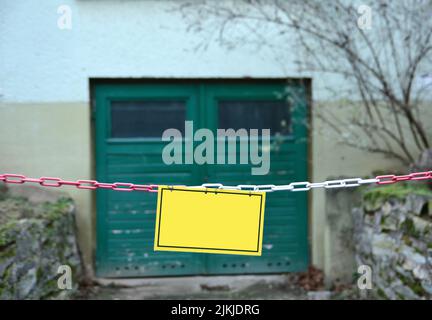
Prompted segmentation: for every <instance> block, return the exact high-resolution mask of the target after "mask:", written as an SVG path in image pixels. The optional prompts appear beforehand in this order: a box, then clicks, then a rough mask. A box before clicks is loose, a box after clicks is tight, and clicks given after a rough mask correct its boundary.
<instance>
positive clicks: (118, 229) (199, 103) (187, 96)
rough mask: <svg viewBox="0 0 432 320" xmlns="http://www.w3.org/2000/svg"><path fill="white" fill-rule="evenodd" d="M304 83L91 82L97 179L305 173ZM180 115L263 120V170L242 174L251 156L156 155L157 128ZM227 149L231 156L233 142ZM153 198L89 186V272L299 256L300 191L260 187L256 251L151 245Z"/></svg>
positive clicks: (300, 265)
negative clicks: (92, 231) (260, 236)
mask: <svg viewBox="0 0 432 320" xmlns="http://www.w3.org/2000/svg"><path fill="white" fill-rule="evenodd" d="M305 91H306V90H305V88H304V87H303V86H301V85H300V84H296V83H294V84H293V83H292V82H290V85H289V86H288V85H287V84H286V82H284V81H275V80H271V81H270V80H269V81H249V82H244V81H239V82H234V81H229V82H227V83H223V82H216V81H207V82H206V81H203V82H197V81H190V82H189V83H188V84H185V81H183V82H181V83H180V82H179V83H175V82H159V83H148V82H146V83H140V84H135V83H134V84H97V85H95V87H94V96H95V110H96V125H95V137H96V175H97V180H99V181H107V182H132V183H137V184H148V183H154V184H182V185H198V184H202V183H206V182H214V183H216V182H218V183H223V184H227V185H236V184H287V183H290V182H293V181H305V180H307V161H308V159H307V127H306V125H305V124H306V118H307V115H306V111H307V110H306V95H305ZM186 120H191V121H193V125H194V130H197V129H199V128H209V129H211V130H213V131H214V132H216V129H218V128H220V129H228V128H233V129H235V130H237V129H240V128H245V129H265V128H269V129H271V134H272V136H271V147H270V159H271V162H270V171H269V173H268V174H267V175H261V176H260V175H251V168H252V166H254V167H256V165H250V164H235V165H234V164H225V165H218V164H214V165H213V164H205V165H196V164H195V165H193V164H173V165H166V164H164V163H163V161H162V149H163V147H164V146H165V145H166V143H167V142H162V141H161V136H162V133H163V131H164V130H165V129H168V128H177V129H179V130H180V131H181V132H182V133H183V136H184V122H185V121H186ZM260 145H261V144H260ZM183 150H185V149H184V148H183ZM215 150H216V149H215ZM237 153H238V154H237V159H239V156H240V154H239V153H240V148H237ZM184 156H185V155H184ZM237 163H239V161H238V160H237ZM156 200H157V194H156V193H144V192H115V191H110V190H103V189H102V190H98V191H97V250H96V272H97V275H98V276H101V277H140V276H164V275H195V274H223V273H225V274H236V273H237V274H239V273H240V274H246V273H275V272H289V271H300V270H304V269H305V268H306V267H307V265H308V241H307V236H308V229H307V226H308V219H307V215H308V210H307V194H306V193H304V192H297V193H292V192H276V193H268V195H267V200H266V216H265V222H264V240H263V254H262V256H261V257H248V256H236V255H222V254H198V253H178V252H162V251H161V252H154V251H153V241H154V224H155V211H156Z"/></svg>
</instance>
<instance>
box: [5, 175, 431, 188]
mask: <svg viewBox="0 0 432 320" xmlns="http://www.w3.org/2000/svg"><path fill="white" fill-rule="evenodd" d="M428 179H432V171H425V172H414V173H410V174H406V175H399V176H398V175H382V176H377V177H375V178H372V179H362V178H352V179H340V180H328V181H323V182H315V183H311V182H308V181H302V182H292V183H290V184H286V185H273V184H263V185H245V184H239V185H237V186H225V185H223V184H221V183H204V184H202V185H200V186H193V188H216V189H224V190H245V191H260V192H273V191H293V192H295V191H308V190H311V189H315V188H326V189H331V188H351V187H358V186H361V185H367V184H379V185H382V184H392V183H395V182H400V181H408V180H414V181H416V180H428ZM0 181H2V182H4V183H14V184H23V183H37V184H39V185H41V186H44V187H55V188H58V187H62V186H74V187H76V188H78V189H87V190H95V189H98V188H100V189H110V190H114V191H126V192H128V191H129V192H130V191H144V192H158V185H156V184H133V183H124V182H115V183H103V182H98V181H95V180H76V181H68V180H62V179H60V178H54V177H41V178H38V179H33V178H28V177H26V176H24V175H21V174H11V173H5V174H0Z"/></svg>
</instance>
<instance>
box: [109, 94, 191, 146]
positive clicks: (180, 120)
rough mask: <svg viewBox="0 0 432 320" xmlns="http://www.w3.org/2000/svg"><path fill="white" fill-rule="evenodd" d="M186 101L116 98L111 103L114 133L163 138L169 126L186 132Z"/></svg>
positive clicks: (133, 136) (127, 136)
mask: <svg viewBox="0 0 432 320" xmlns="http://www.w3.org/2000/svg"><path fill="white" fill-rule="evenodd" d="M185 119H186V105H185V102H184V101H113V102H112V103H111V137H113V138H139V137H145V138H148V137H151V138H156V137H157V138H160V137H162V133H163V132H164V131H165V130H166V129H169V128H174V129H178V130H180V131H181V132H182V134H184V122H185Z"/></svg>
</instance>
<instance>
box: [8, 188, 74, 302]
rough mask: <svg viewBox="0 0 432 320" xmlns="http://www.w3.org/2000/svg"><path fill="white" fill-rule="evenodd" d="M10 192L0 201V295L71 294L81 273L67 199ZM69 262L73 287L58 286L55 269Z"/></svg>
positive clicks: (72, 220)
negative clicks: (30, 196) (26, 197)
mask: <svg viewBox="0 0 432 320" xmlns="http://www.w3.org/2000/svg"><path fill="white" fill-rule="evenodd" d="M32 199H33V200H35V199H36V200H37V199H39V200H41V199H45V200H50V201H51V202H49V201H44V202H43V201H40V202H38V201H36V200H35V201H36V202H30V201H28V200H26V199H25V198H23V197H22V196H20V197H19V198H17V197H15V195H14V194H13V195H12V196H11V194H9V195H8V196H6V197H4V198H3V200H0V220H1V223H0V299H45V298H56V297H57V296H59V295H61V296H65V295H66V296H70V295H71V294H73V293H74V292H76V289H77V284H78V283H77V282H78V280H79V279H80V276H81V275H82V266H81V258H80V255H79V250H78V246H77V242H76V238H75V233H74V232H75V227H74V225H75V220H74V215H75V207H74V205H73V202H72V200H71V199H69V198H61V197H57V196H47V194H46V193H44V195H43V197H38V196H36V195H33V196H32ZM60 265H69V266H70V267H71V268H72V271H73V274H72V276H73V284H74V290H67V292H62V291H61V290H59V289H58V288H57V280H56V279H57V277H58V274H57V268H58V266H60Z"/></svg>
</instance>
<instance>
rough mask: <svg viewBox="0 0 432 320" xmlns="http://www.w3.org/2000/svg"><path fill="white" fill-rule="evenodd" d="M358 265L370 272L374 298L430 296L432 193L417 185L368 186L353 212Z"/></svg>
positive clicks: (431, 276) (431, 291)
mask: <svg viewBox="0 0 432 320" xmlns="http://www.w3.org/2000/svg"><path fill="white" fill-rule="evenodd" d="M352 212H353V222H354V243H355V252H356V262H357V264H358V265H362V264H365V265H369V266H370V267H371V268H372V279H373V282H372V283H373V289H372V293H373V295H374V296H376V297H379V298H384V299H422V298H423V299H430V298H431V297H432V191H431V190H430V189H428V188H427V186H426V185H424V184H421V183H420V182H409V183H406V184H399V183H398V184H395V185H390V186H380V187H376V186H375V187H371V188H370V189H367V190H366V191H365V192H364V194H363V201H362V205H361V206H360V207H358V208H355V209H353V210H352Z"/></svg>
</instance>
